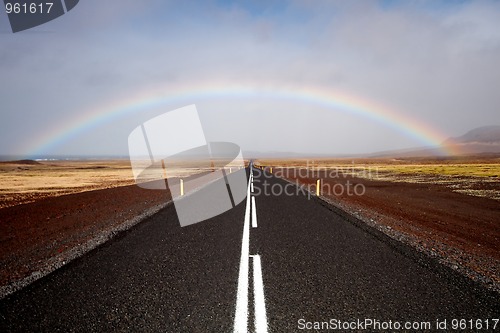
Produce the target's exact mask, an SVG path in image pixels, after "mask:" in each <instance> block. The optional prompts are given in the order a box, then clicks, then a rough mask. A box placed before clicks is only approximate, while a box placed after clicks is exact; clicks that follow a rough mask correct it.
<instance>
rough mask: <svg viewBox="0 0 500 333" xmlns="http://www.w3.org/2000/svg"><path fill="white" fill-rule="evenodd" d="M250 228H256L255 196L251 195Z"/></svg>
mask: <svg viewBox="0 0 500 333" xmlns="http://www.w3.org/2000/svg"><path fill="white" fill-rule="evenodd" d="M252 228H257V210H256V209H255V197H252Z"/></svg>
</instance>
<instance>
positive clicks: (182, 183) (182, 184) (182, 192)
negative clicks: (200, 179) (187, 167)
mask: <svg viewBox="0 0 500 333" xmlns="http://www.w3.org/2000/svg"><path fill="white" fill-rule="evenodd" d="M180 185H181V196H182V195H184V180H183V179H181V184H180Z"/></svg>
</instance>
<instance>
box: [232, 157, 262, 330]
mask: <svg viewBox="0 0 500 333" xmlns="http://www.w3.org/2000/svg"><path fill="white" fill-rule="evenodd" d="M250 188H252V192H253V170H252V164H250V177H249V182H248V187H247V200H246V207H245V222H244V224H243V239H242V241H241V259H240V272H239V276H238V292H237V295H236V313H235V316H234V332H235V333H247V332H248V307H249V304H248V285H249V283H248V280H249V276H248V275H249V259H250V257H252V258H253V261H252V262H253V288H254V293H253V295H254V309H255V321H254V325H255V333H267V315H266V303H265V298H264V282H263V280H262V265H261V261H260V256H259V255H258V254H257V255H250V218H252V227H253V228H257V210H256V208H255V197H254V196H251V195H250ZM250 197H251V199H250ZM250 200H251V202H250ZM250 204H252V206H251V208H252V214H251V216H250Z"/></svg>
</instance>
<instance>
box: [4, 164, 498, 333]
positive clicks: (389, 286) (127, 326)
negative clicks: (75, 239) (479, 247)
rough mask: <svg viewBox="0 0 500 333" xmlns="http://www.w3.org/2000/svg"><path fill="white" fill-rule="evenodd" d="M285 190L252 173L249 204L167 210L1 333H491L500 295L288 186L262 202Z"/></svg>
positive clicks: (43, 293)
mask: <svg viewBox="0 0 500 333" xmlns="http://www.w3.org/2000/svg"><path fill="white" fill-rule="evenodd" d="M241 172H243V171H241ZM247 172H248V170H247ZM287 184H288V183H286V182H284V181H283V180H279V179H276V178H273V177H270V178H267V177H265V176H264V174H262V173H261V172H260V171H259V170H255V171H254V176H253V185H251V186H249V188H248V193H250V194H251V196H249V197H248V198H247V199H245V200H244V201H243V202H242V203H240V204H239V205H238V206H236V207H235V208H234V209H232V210H230V211H227V212H225V213H223V214H221V215H219V216H216V217H214V218H212V219H210V220H207V221H204V222H202V223H198V224H194V225H190V226H187V227H184V228H181V227H180V225H179V222H178V219H177V216H176V213H175V208H174V206H173V205H170V206H168V207H167V208H165V209H164V210H162V211H160V212H159V213H158V214H156V215H155V216H153V217H151V218H149V219H148V220H146V221H144V222H142V223H140V224H139V225H137V226H136V227H134V228H132V229H131V230H129V231H127V232H124V233H122V234H121V235H119V236H118V237H117V238H116V239H114V240H112V241H110V242H108V243H107V244H105V245H104V246H101V247H99V248H97V249H96V250H94V251H91V252H90V253H88V254H87V255H85V256H83V257H81V258H79V259H77V260H75V261H73V262H71V263H70V264H68V265H66V266H64V267H63V268H61V269H59V270H57V271H55V272H54V273H52V274H50V275H49V276H47V277H45V278H43V279H41V280H38V281H37V282H35V283H33V284H32V285H30V286H28V287H27V288H25V289H23V290H21V291H19V292H17V293H15V294H13V295H11V296H9V297H7V298H5V299H3V300H1V301H0V332H70V331H75V332H108V331H113V332H116V331H118V332H246V331H247V330H248V332H259V333H260V332H303V331H310V332H313V331H314V332H316V331H325V332H326V331H329V330H327V328H330V329H333V327H334V326H335V324H336V325H337V326H339V325H350V329H347V330H338V331H347V332H357V331H365V332H373V331H409V332H418V331H427V327H426V326H425V325H428V324H427V323H429V324H430V325H431V326H430V327H431V329H432V330H435V329H436V325H437V324H436V320H439V321H440V322H441V323H442V322H443V320H445V319H446V325H447V326H446V329H445V330H441V331H442V332H444V331H452V330H453V329H452V325H453V324H454V323H455V324H457V325H461V324H462V325H463V324H464V321H462V322H457V321H453V320H454V319H458V320H464V319H465V320H467V321H466V322H465V325H466V326H465V329H464V330H463V331H464V332H465V331H468V332H470V331H476V329H475V328H477V326H473V327H472V328H470V326H468V325H477V323H478V322H479V321H477V320H478V319H479V320H480V322H479V323H481V324H482V330H479V331H492V330H491V326H492V325H494V323H495V322H494V319H495V318H499V317H500V301H499V298H498V294H493V293H491V292H488V291H486V290H484V289H482V288H481V287H479V286H477V285H476V284H474V283H473V282H471V281H469V280H467V279H466V278H463V277H462V276H460V275H458V274H457V273H455V272H454V271H452V270H451V269H448V268H446V267H443V266H441V265H439V264H437V263H436V262H434V261H433V260H431V259H429V258H427V257H424V256H422V255H420V254H418V253H416V252H415V251H414V250H412V249H411V248H408V247H406V246H404V245H402V244H400V243H398V242H395V241H392V240H390V239H389V238H388V237H386V236H384V235H383V234H380V233H379V232H377V231H374V230H372V229H370V228H368V227H366V226H364V225H363V224H362V223H360V222H358V221H356V220H355V219H354V218H352V217H346V215H345V214H344V213H342V212H338V211H336V210H335V209H334V208H332V207H330V206H328V205H326V204H324V203H323V202H321V201H320V200H318V199H317V198H314V197H309V196H308V195H307V194H303V193H295V192H294V191H293V188H292V187H291V186H288V187H287V188H286V189H287V191H288V193H289V194H290V193H291V192H294V193H293V195H287V194H284V193H282V194H281V195H265V193H264V192H265V190H266V188H267V192H269V193H270V192H271V189H274V192H275V193H278V192H280V189H281V191H283V190H284V189H285V186H287ZM252 190H253V191H252ZM203 191H210V186H209V187H207V188H205V189H204V190H203ZM259 192H260V193H259ZM252 197H253V198H254V199H251V198H252ZM252 201H254V202H252ZM245 240H246V241H245ZM470 319H472V320H474V322H469V321H468V320H470ZM337 320H340V321H341V322H342V323H339V322H338V321H337ZM365 320H368V321H365ZM369 320H372V323H373V325H376V324H377V323H378V325H379V327H380V330H377V326H366V325H365V326H363V323H364V324H366V323H369ZM486 320H488V322H486ZM315 322H320V323H315ZM321 322H327V323H322V324H321ZM408 323H409V324H410V325H419V326H420V329H414V330H412V329H409V330H408V329H406V330H405V329H404V325H407V324H408ZM326 324H328V326H329V327H326V326H325V325H326ZM360 324H361V326H360ZM397 324H400V325H403V327H402V328H401V330H397V329H395V328H396V325H397ZM315 325H323V330H321V329H314V327H315ZM388 325H392V326H388ZM441 325H443V324H441ZM486 325H489V326H490V330H486V329H485V328H486ZM391 327H392V329H391ZM415 327H416V326H415ZM462 327H464V326H462ZM307 328H312V329H311V330H307ZM330 331H332V330H330ZM496 331H498V332H500V323H499V324H498V325H497V328H496Z"/></svg>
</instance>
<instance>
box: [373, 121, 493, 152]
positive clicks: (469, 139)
mask: <svg viewBox="0 0 500 333" xmlns="http://www.w3.org/2000/svg"><path fill="white" fill-rule="evenodd" d="M446 152H453V153H454V154H455V155H458V156H463V155H484V154H494V155H497V154H500V126H483V127H478V128H475V129H473V130H470V131H469V132H467V133H465V134H464V135H462V136H459V137H455V138H449V139H447V140H445V141H444V142H443V143H442V144H441V146H440V147H427V148H426V147H421V148H414V149H404V150H391V151H384V152H378V153H374V154H370V155H369V157H432V156H434V157H441V156H446Z"/></svg>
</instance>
